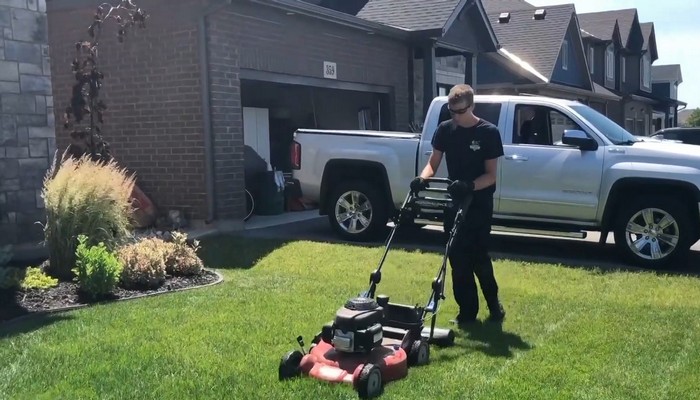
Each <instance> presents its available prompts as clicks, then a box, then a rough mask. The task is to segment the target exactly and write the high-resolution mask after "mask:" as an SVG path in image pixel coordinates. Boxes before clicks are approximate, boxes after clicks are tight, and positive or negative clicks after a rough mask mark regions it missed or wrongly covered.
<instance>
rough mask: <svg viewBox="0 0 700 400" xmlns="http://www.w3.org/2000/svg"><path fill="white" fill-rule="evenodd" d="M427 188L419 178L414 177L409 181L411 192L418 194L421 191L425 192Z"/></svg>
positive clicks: (424, 182)
mask: <svg viewBox="0 0 700 400" xmlns="http://www.w3.org/2000/svg"><path fill="white" fill-rule="evenodd" d="M427 187H428V183H427V182H426V181H425V179H423V178H422V177H420V176H417V177H415V178H414V179H413V180H412V181H411V192H412V193H418V192H420V191H421V190H425V189H426V188H427Z"/></svg>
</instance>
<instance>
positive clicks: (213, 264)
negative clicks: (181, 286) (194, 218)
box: [199, 235, 290, 269]
mask: <svg viewBox="0 0 700 400" xmlns="http://www.w3.org/2000/svg"><path fill="white" fill-rule="evenodd" d="M288 242H290V241H288V240H284V239H274V238H249V237H243V236H239V235H217V236H210V237H206V238H203V239H202V240H201V241H200V246H201V250H200V251H199V256H200V258H201V259H202V261H203V262H204V265H205V266H206V267H207V268H215V269H250V268H252V267H253V266H255V264H256V263H257V262H258V260H260V259H261V258H264V257H265V256H267V255H268V254H270V253H272V252H273V251H275V250H277V249H279V248H281V247H283V246H284V245H285V244H287V243H288Z"/></svg>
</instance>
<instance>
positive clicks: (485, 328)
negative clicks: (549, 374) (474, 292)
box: [437, 320, 533, 362]
mask: <svg viewBox="0 0 700 400" xmlns="http://www.w3.org/2000/svg"><path fill="white" fill-rule="evenodd" d="M452 329H454V331H455V344H454V347H455V348H462V349H464V350H465V351H466V353H467V354H469V353H473V352H481V353H484V354H485V355H487V356H490V357H495V358H513V357H514V356H515V354H514V350H532V349H533V346H532V345H531V344H530V343H528V342H526V341H525V340H523V338H522V337H520V335H518V334H516V333H513V332H508V331H504V330H503V324H501V323H498V322H488V321H479V320H477V321H476V322H473V323H471V324H464V325H462V326H460V327H456V326H455V327H452ZM463 356H464V355H463V354H462V353H461V352H447V353H442V354H440V355H439V356H437V358H438V359H439V360H440V361H441V362H442V361H452V360H456V359H459V358H462V357H463Z"/></svg>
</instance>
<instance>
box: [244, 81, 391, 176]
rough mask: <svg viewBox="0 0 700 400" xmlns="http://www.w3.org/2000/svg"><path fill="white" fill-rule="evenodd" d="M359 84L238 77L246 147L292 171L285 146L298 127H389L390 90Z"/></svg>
mask: <svg viewBox="0 0 700 400" xmlns="http://www.w3.org/2000/svg"><path fill="white" fill-rule="evenodd" d="M242 75H243V74H242ZM287 79H289V78H287ZM321 82H322V83H325V81H323V80H321ZM341 85H342V83H341ZM363 86H364V85H357V86H353V85H350V86H349V87H347V88H334V87H322V86H316V85H310V84H304V82H301V81H300V82H293V83H291V82H285V81H282V82H279V81H272V82H271V81H265V80H259V79H245V78H243V77H241V105H242V108H243V126H244V142H245V143H244V144H245V145H246V152H247V153H251V150H252V151H254V152H255V153H257V155H258V156H259V157H260V158H262V159H264V160H266V161H267V162H268V163H269V164H270V166H271V168H274V169H276V170H281V171H283V172H291V165H290V158H289V146H290V144H291V143H292V139H293V135H294V132H295V131H296V130H297V129H300V128H306V129H342V130H354V129H363V130H365V129H367V130H391V129H392V128H393V126H394V122H393V121H392V114H393V113H392V112H391V108H390V107H391V106H392V104H391V101H390V100H391V94H390V89H385V88H379V89H380V90H384V91H385V92H384V93H382V92H381V91H372V89H373V88H372V87H366V88H365V89H367V90H361V89H363ZM375 89H376V88H375ZM387 92H389V93H387ZM258 162H259V160H258Z"/></svg>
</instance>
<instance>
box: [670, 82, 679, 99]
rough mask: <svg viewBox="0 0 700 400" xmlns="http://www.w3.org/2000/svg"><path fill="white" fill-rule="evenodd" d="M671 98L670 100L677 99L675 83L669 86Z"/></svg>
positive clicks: (676, 85)
mask: <svg viewBox="0 0 700 400" xmlns="http://www.w3.org/2000/svg"><path fill="white" fill-rule="evenodd" d="M671 98H672V99H677V98H678V84H677V83H673V84H671Z"/></svg>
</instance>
